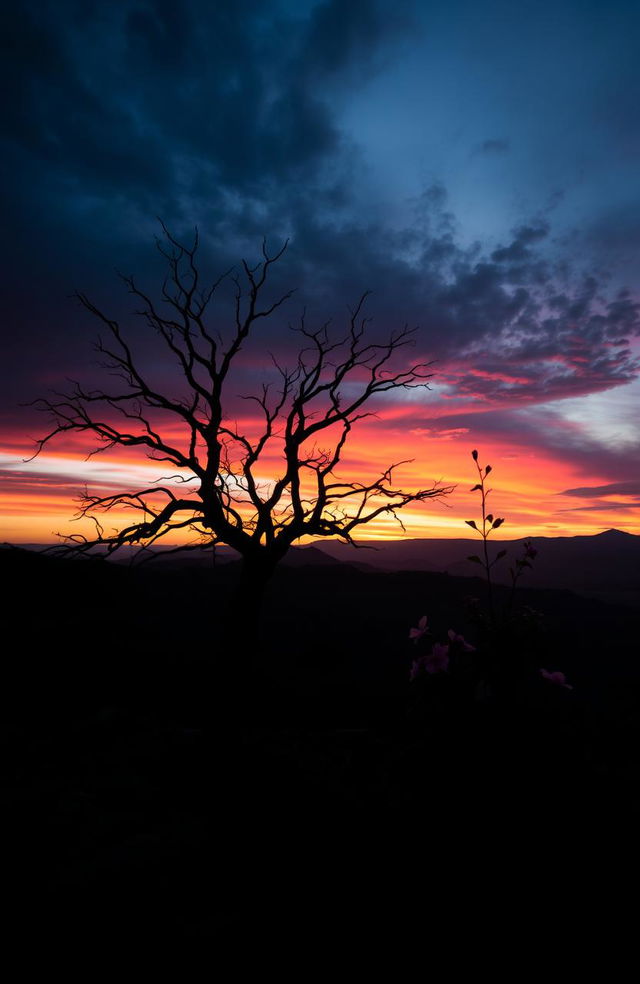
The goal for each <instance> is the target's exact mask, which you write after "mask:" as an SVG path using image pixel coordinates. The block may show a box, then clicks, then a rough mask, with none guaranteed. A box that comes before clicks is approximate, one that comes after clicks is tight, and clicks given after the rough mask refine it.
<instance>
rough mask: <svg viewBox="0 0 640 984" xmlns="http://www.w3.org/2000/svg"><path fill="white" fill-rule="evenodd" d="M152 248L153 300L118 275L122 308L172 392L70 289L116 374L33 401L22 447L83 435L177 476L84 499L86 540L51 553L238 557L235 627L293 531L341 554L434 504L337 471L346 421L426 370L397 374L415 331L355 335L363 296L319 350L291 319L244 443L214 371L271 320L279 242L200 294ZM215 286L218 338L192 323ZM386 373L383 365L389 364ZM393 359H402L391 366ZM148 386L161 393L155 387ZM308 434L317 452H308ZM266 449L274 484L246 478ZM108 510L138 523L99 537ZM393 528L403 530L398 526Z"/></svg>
mask: <svg viewBox="0 0 640 984" xmlns="http://www.w3.org/2000/svg"><path fill="white" fill-rule="evenodd" d="M163 231H164V235H165V239H164V240H162V241H158V243H157V245H158V248H159V250H160V252H161V253H162V254H163V256H164V257H165V259H166V262H167V265H168V272H167V275H166V277H165V280H164V283H163V286H162V291H161V296H162V302H161V304H158V303H157V302H155V301H154V300H152V299H151V298H150V297H149V296H148V295H147V294H146V293H145V292H144V291H143V290H141V289H140V287H138V285H137V283H136V282H135V280H134V278H133V277H132V276H122V280H123V281H124V283H125V285H126V286H127V288H128V290H129V292H130V293H131V294H133V295H134V296H135V297H136V298H137V300H138V302H139V303H140V305H141V306H140V308H139V310H138V311H137V312H136V314H138V315H139V316H141V317H142V319H143V320H144V322H146V325H147V326H148V327H149V328H151V329H153V330H154V331H155V332H156V333H157V334H158V335H159V336H160V337H161V339H162V342H163V343H164V346H166V349H168V350H169V352H170V353H171V356H172V357H173V359H174V360H175V362H176V364H177V369H178V375H179V381H180V386H182V388H183V389H185V388H186V391H187V393H188V395H187V397H186V398H185V397H184V396H180V397H179V396H176V395H175V393H173V392H167V389H168V388H169V387H166V386H163V387H158V386H155V385H154V384H153V383H152V382H151V379H150V376H149V374H148V372H147V370H146V369H144V368H142V367H141V366H140V364H139V359H138V357H137V356H134V352H133V348H132V346H131V344H130V342H129V341H127V339H126V338H125V335H124V333H123V331H122V330H121V328H120V324H119V323H118V321H116V320H113V319H112V318H110V317H108V316H107V315H105V314H104V313H103V312H102V311H101V310H100V309H99V308H98V307H96V306H95V304H93V303H92V301H90V300H89V299H88V297H87V296H86V295H85V294H82V293H78V294H76V296H77V298H78V299H79V301H80V302H81V304H82V305H83V306H84V307H85V308H86V309H87V310H88V311H90V312H91V314H92V315H94V316H95V317H96V318H97V319H98V320H99V321H100V322H102V324H103V326H104V327H105V328H106V333H105V337H104V338H100V339H99V340H98V343H97V350H98V352H99V353H100V355H101V365H102V366H103V368H105V369H106V370H108V372H109V373H110V374H111V375H112V376H113V377H115V379H116V380H117V385H116V388H115V389H113V390H102V389H100V390H93V389H88V388H86V387H85V386H83V385H82V384H81V383H78V382H72V388H71V390H70V391H69V392H67V393H55V394H54V395H53V398H52V399H40V400H37V401H35V405H36V406H37V407H38V408H39V409H40V410H42V411H44V412H45V413H47V414H50V415H51V416H52V418H53V421H52V426H51V429H50V430H49V432H48V433H47V434H46V436H45V437H43V438H42V439H41V440H40V441H38V442H37V449H36V452H35V454H36V455H37V454H39V453H40V452H41V451H42V449H43V448H44V447H45V446H46V445H47V444H48V442H49V441H51V440H52V439H53V438H55V437H57V436H58V435H64V434H69V433H75V434H78V433H85V432H86V433H88V434H89V435H90V436H91V437H92V439H94V441H95V442H96V447H95V448H94V449H93V450H92V451H91V454H95V453H97V452H104V451H108V450H110V449H113V448H131V447H139V448H140V449H141V450H144V451H145V452H146V454H147V457H149V458H151V459H153V460H156V461H162V462H167V463H169V464H170V465H171V466H172V468H175V469H177V470H178V476H177V477H176V476H173V477H172V480H170V481H169V480H166V484H157V485H155V484H153V485H152V486H151V487H150V488H142V489H129V490H126V491H122V492H117V493H115V494H112V495H106V496H98V495H93V494H90V493H89V492H88V491H85V494H84V496H83V497H82V498H81V502H80V508H79V513H78V517H79V518H87V519H91V520H92V521H93V523H94V525H95V536H94V537H93V538H88V537H86V536H84V535H80V534H75V535H71V536H67V537H64V538H63V540H64V549H65V550H69V551H72V552H76V553H86V552H88V551H92V550H94V549H95V548H101V549H102V552H103V553H106V554H107V555H110V554H113V553H114V552H115V551H117V550H119V549H121V548H122V547H124V546H126V545H131V544H138V545H139V546H140V547H142V548H143V550H146V549H147V548H149V547H152V546H153V545H154V544H156V543H158V541H160V540H162V539H163V538H164V537H166V536H169V535H172V534H176V533H179V534H180V535H181V536H183V537H184V535H185V534H188V535H189V536H190V537H191V539H190V540H189V539H187V540H186V541H185V542H184V543H181V544H179V545H178V546H177V547H174V548H173V549H181V550H183V549H201V548H202V547H206V546H212V545H214V546H215V545H216V544H227V545H228V546H230V547H232V548H233V549H234V550H236V551H237V552H238V553H239V554H240V556H241V558H242V574H241V579H240V586H239V592H238V595H239V598H240V600H241V604H242V605H243V608H244V610H245V611H246V615H247V617H248V618H249V619H251V618H252V617H256V616H257V612H258V610H259V607H260V600H261V597H262V594H263V591H264V588H265V585H266V584H267V582H268V580H269V578H270V576H271V574H272V573H273V571H274V569H275V567H276V566H277V564H278V562H279V561H281V560H282V558H283V557H284V556H285V554H286V553H287V551H288V549H289V547H290V546H291V545H292V544H293V543H294V542H295V541H297V540H299V539H300V538H302V537H340V538H342V539H343V540H346V541H348V542H350V543H353V544H355V541H354V539H353V534H354V532H355V531H356V530H358V529H359V528H360V527H362V526H365V525H366V524H367V523H371V521H372V520H375V519H376V518H377V517H380V516H383V515H391V516H393V517H395V519H396V520H397V521H398V522H399V523H400V525H401V526H402V521H401V518H400V516H399V515H398V514H399V512H400V510H402V509H403V508H404V507H406V506H408V505H410V504H411V503H416V502H424V501H425V500H427V499H435V498H439V497H442V496H445V495H446V494H447V493H449V492H450V491H452V488H451V487H448V486H442V485H438V484H434V485H432V486H431V487H430V488H428V489H419V490H417V491H414V492H406V491H404V490H402V489H400V488H397V487H396V486H395V484H394V481H393V472H394V469H395V468H397V467H398V465H400V464H405V463H406V462H396V463H395V464H392V465H390V466H389V467H388V468H386V469H385V470H384V471H383V472H382V473H381V474H380V475H378V476H377V477H376V478H375V479H373V480H370V481H365V482H358V481H345V480H342V479H341V478H340V477H339V476H338V475H337V466H338V464H339V462H340V459H341V455H342V453H343V450H344V448H345V445H346V442H347V440H348V438H349V435H350V433H351V430H352V428H353V427H354V425H355V424H356V423H357V422H358V421H360V420H363V419H364V418H365V417H368V416H371V411H370V410H365V409H364V408H365V407H366V406H367V405H368V404H370V401H371V400H372V398H374V397H375V396H377V395H378V394H381V393H388V392H389V391H391V390H399V389H411V388H414V387H420V386H422V387H426V386H427V380H428V379H429V378H430V376H431V375H432V373H431V372H430V363H417V364H409V365H407V362H406V358H405V359H404V360H403V358H402V357H403V356H404V354H405V349H406V348H407V347H408V346H410V345H411V344H413V343H414V337H413V336H414V332H415V329H410V328H408V327H407V326H405V327H403V328H401V329H399V330H397V331H394V332H393V333H392V334H391V335H390V337H389V338H388V339H387V340H386V341H385V342H384V343H382V344H380V343H373V342H370V341H368V340H367V337H366V335H367V332H366V329H367V325H368V320H369V319H367V318H365V317H364V316H363V306H364V302H365V299H366V296H367V295H366V294H364V295H363V296H362V297H361V298H360V300H359V302H358V303H357V304H356V306H355V308H354V310H353V311H351V312H350V317H349V321H348V327H347V328H346V330H345V332H344V334H343V335H342V337H340V338H337V339H335V340H332V339H331V337H330V334H329V330H328V325H327V324H324V325H322V326H321V327H319V328H310V327H308V325H307V322H306V319H305V317H304V315H303V316H302V318H301V319H300V322H299V324H298V325H297V326H296V327H295V328H294V331H297V333H298V335H299V337H300V340H301V346H302V347H301V349H300V351H299V353H298V355H297V357H296V364H295V365H294V366H293V367H292V368H285V367H284V366H282V365H281V364H280V363H279V362H278V361H277V360H276V359H275V358H272V363H273V372H274V374H275V378H276V380H277V383H276V385H275V387H273V389H272V386H271V385H270V384H266V383H265V384H264V385H263V386H262V389H261V392H260V393H259V395H253V396H249V397H245V399H249V400H252V401H253V402H254V403H255V404H256V405H257V407H258V409H259V416H260V417H261V419H262V424H261V425H260V428H259V432H258V433H257V434H256V435H249V436H247V434H246V433H243V431H242V430H241V429H240V428H239V427H238V425H237V424H236V423H233V422H232V421H231V420H230V419H229V417H228V413H227V412H225V405H226V406H228V402H227V400H228V397H229V396H230V395H233V394H230V393H229V392H228V386H229V381H230V380H229V375H230V371H231V369H232V367H233V366H234V365H236V364H237V362H238V359H239V357H240V353H241V349H242V347H243V344H244V343H245V341H246V339H247V338H248V337H249V334H250V333H251V332H252V331H253V330H254V329H257V328H258V326H259V323H260V321H262V320H263V319H265V318H268V317H269V316H270V315H272V314H273V313H274V312H275V311H276V310H277V309H278V308H280V306H281V305H282V304H284V302H285V301H287V300H288V299H289V298H290V297H291V295H292V293H293V292H292V291H288V292H286V293H283V294H280V295H279V296H277V297H276V298H275V299H273V300H271V301H266V302H265V301H264V300H263V297H264V293H265V290H264V288H265V284H266V283H267V279H268V277H269V273H270V269H271V267H272V266H273V264H274V263H276V262H277V261H278V260H279V259H280V258H281V256H282V255H283V253H284V251H285V249H286V246H287V243H286V242H285V244H284V246H283V247H282V248H281V249H280V250H279V252H277V253H275V254H274V255H269V253H268V251H267V247H266V242H265V243H263V246H262V259H261V260H260V262H259V263H258V264H257V265H255V266H249V265H248V264H247V263H246V262H244V261H243V263H242V268H241V270H240V272H239V273H234V272H233V271H228V272H227V273H225V274H223V275H222V276H221V277H219V278H218V279H217V280H216V281H215V282H214V283H212V284H210V285H208V286H206V287H204V288H203V287H202V286H201V278H200V274H199V269H198V265H197V263H196V254H197V250H198V234H197V231H196V235H195V238H194V241H193V244H192V245H191V246H187V245H184V244H183V243H181V242H179V241H178V240H177V239H175V238H174V237H173V236H172V235H171V234H170V233H169V232H168V231H167V230H166V228H164V226H163ZM225 280H230V281H231V282H232V284H233V285H234V290H233V297H234V301H233V308H234V315H233V319H232V320H233V323H232V325H231V330H230V332H229V337H228V338H227V340H226V341H225V340H224V339H223V338H222V337H221V335H220V334H219V332H218V331H217V330H216V329H215V328H214V327H213V326H212V324H211V323H210V321H209V319H208V317H207V315H208V308H209V305H210V302H211V301H212V300H213V298H214V295H215V294H216V291H217V290H218V289H219V288H220V286H221V284H222V283H223V281H225ZM392 362H393V363H398V364H396V365H392ZM403 362H404V364H402V363H403ZM161 389H162V391H161ZM163 415H165V416H166V415H168V416H169V418H172V420H173V422H175V421H179V422H180V424H181V427H182V429H183V439H182V441H181V442H178V441H176V440H175V439H169V437H168V436H167V435H166V430H165V436H163V435H162V433H161V427H160V425H159V423H158V418H161V417H162V416H163ZM319 439H324V440H325V441H326V442H327V444H328V446H326V447H324V446H323V447H320V446H319V444H318V440H319ZM277 444H279V445H280V455H279V457H280V458H281V461H282V466H281V470H280V474H279V475H278V477H276V478H270V479H268V480H266V481H265V480H264V479H262V478H261V477H260V469H261V467H263V468H264V467H265V466H264V464H263V463H264V460H265V457H266V454H267V451H272V450H273V448H274V447H275V446H276V445H277ZM119 507H124V508H126V509H127V510H128V511H129V512H130V511H131V510H135V511H136V512H138V513H139V514H140V518H139V519H137V520H136V521H134V522H129V523H125V524H121V525H120V527H119V528H117V529H115V530H114V531H113V532H112V533H107V532H106V530H105V523H106V519H105V514H108V513H112V511H113V510H116V509H117V508H119ZM402 528H403V529H404V527H402Z"/></svg>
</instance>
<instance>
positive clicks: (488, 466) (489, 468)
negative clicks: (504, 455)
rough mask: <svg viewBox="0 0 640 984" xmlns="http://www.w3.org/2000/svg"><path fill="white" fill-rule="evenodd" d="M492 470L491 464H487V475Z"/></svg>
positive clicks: (485, 471)
mask: <svg viewBox="0 0 640 984" xmlns="http://www.w3.org/2000/svg"><path fill="white" fill-rule="evenodd" d="M490 471H491V465H487V467H486V468H485V470H484V473H485V475H488V474H489V472H490Z"/></svg>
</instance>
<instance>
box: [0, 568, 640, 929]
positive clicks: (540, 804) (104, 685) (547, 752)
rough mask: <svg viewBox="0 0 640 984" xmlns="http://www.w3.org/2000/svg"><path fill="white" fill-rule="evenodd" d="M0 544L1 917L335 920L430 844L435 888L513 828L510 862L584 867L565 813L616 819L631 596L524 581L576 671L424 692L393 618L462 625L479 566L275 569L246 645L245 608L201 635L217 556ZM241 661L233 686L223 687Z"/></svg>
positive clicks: (604, 832) (629, 763)
mask: <svg viewBox="0 0 640 984" xmlns="http://www.w3.org/2000/svg"><path fill="white" fill-rule="evenodd" d="M0 564H1V565H2V574H3V575H4V578H5V583H6V584H7V588H6V589H5V599H4V600H5V602H6V606H7V607H6V611H7V617H6V623H5V624H6V625H7V630H10V631H11V636H12V638H14V637H15V638H16V640H17V642H16V643H12V644H11V646H8V647H6V648H5V654H4V657H3V678H4V679H3V684H4V685H3V687H2V694H3V698H2V700H3V707H2V716H3V748H4V752H5V759H6V772H7V775H8V777H9V779H8V783H7V784H6V791H5V797H6V799H5V804H4V807H5V814H6V816H7V817H8V819H9V833H8V834H7V835H6V836H7V843H8V844H9V845H10V848H11V852H10V853H11V855H12V860H13V868H14V885H15V891H14V895H13V898H14V901H15V904H14V913H15V919H16V921H17V923H18V924H20V923H22V924H24V923H25V922H26V923H27V924H28V925H33V924H34V921H36V920H37V924H38V925H39V926H44V927H45V928H46V926H47V925H51V926H53V925H54V924H55V925H57V924H58V921H63V922H67V923H68V922H69V920H70V921H71V923H72V924H73V925H74V926H76V927H82V932H84V933H85V934H86V933H90V932H95V933H97V934H98V935H99V936H100V935H101V936H104V935H105V934H106V935H109V934H111V935H113V934H115V935H116V936H118V937H122V936H124V935H126V934H127V933H131V934H134V935H136V936H138V937H139V936H140V934H141V933H142V932H143V931H144V930H145V929H148V931H149V932H152V933H153V934H158V933H161V932H170V933H172V934H174V935H176V936H181V937H185V938H187V939H189V938H191V939H196V938H198V937H206V938H209V937H210V936H211V935H212V934H214V933H215V931H216V929H218V930H220V931H221V932H222V934H223V935H224V934H225V933H231V932H232V931H233V930H234V928H235V929H238V930H239V931H241V930H242V927H243V926H246V925H247V921H251V920H254V921H257V922H259V923H260V924H261V925H262V926H263V927H271V930H272V931H273V932H276V931H279V930H278V927H280V928H282V927H284V926H286V927H288V930H287V931H290V929H291V926H293V925H296V926H299V925H300V924H301V923H304V922H305V921H306V920H307V918H309V919H311V918H313V917H311V916H310V906H311V905H312V902H311V899H312V898H313V899H315V901H316V903H317V902H318V899H319V898H320V897H321V896H322V893H323V892H324V893H329V894H330V897H331V898H332V899H333V902H332V903H331V906H332V908H331V912H332V914H333V915H332V917H331V918H333V919H335V920H338V919H339V916H338V913H339V912H340V911H341V910H342V908H343V907H346V909H345V912H346V911H347V910H348V899H349V898H352V899H353V898H354V897H355V896H357V897H358V899H359V900H360V902H359V903H358V904H359V905H360V903H361V902H362V899H363V898H364V897H365V896H367V895H368V894H369V893H370V892H373V896H372V897H378V896H379V894H380V891H381V886H382V885H383V884H384V885H389V886H390V885H392V884H394V882H397V880H398V879H402V878H405V877H406V878H408V879H409V880H411V879H412V878H413V877H415V876H417V875H416V873H417V872H418V871H421V870H422V866H423V865H425V862H426V861H427V859H428V867H429V879H430V883H431V884H432V885H433V882H434V879H436V880H437V879H438V872H440V882H439V884H440V885H441V886H442V885H444V884H445V883H446V884H448V885H449V886H450V882H451V878H452V877H453V876H452V870H453V869H456V868H457V866H461V867H463V868H464V867H465V866H466V871H467V875H468V873H469V870H470V869H469V865H472V866H473V865H478V864H484V863H485V862H486V861H487V858H493V859H494V861H495V859H496V858H497V857H498V856H499V855H500V854H501V853H502V854H504V853H508V852H509V850H514V851H515V852H516V856H517V857H518V858H519V859H520V860H519V861H518V862H517V863H518V864H523V863H524V861H523V856H522V849H523V845H526V851H525V852H524V853H525V855H526V856H527V857H528V859H529V863H532V859H533V858H534V857H537V856H538V855H539V854H540V855H541V856H542V857H543V858H544V857H545V854H546V852H547V850H551V851H552V852H555V851H558V852H560V854H561V856H562V859H563V860H562V863H563V864H564V865H566V864H568V863H569V858H570V856H571V855H572V853H575V854H576V859H574V860H576V861H577V863H579V864H582V867H583V874H584V871H585V870H592V869H593V867H594V865H595V864H596V858H595V855H594V851H593V843H592V847H591V851H590V853H589V855H588V856H586V855H584V854H582V855H581V854H580V850H579V849H578V846H577V845H578V843H581V842H582V839H583V838H584V837H585V836H586V837H589V836H592V837H595V836H597V838H598V839H599V841H600V843H603V842H604V841H606V842H607V843H609V844H611V843H612V838H613V837H614V836H615V839H616V842H617V843H618V844H620V843H622V842H623V841H625V842H626V838H627V837H629V838H630V837H632V836H633V837H634V836H635V834H634V829H635V824H637V821H638V819H639V814H640V794H639V789H638V783H639V782H640V762H639V760H638V747H639V745H638V737H639V731H640V700H639V695H640V666H639V664H638V647H637V634H638V618H637V614H636V613H635V612H634V611H633V610H632V609H629V608H623V607H615V606H612V605H606V604H603V603H599V602H596V601H593V600H587V599H585V598H581V597H579V596H577V595H572V594H570V593H569V592H557V591H534V590H529V591H528V590H527V589H523V590H522V591H521V593H520V598H521V601H522V602H523V603H527V604H530V605H531V606H533V607H534V608H535V609H537V610H539V611H541V612H542V613H544V615H543V621H542V625H543V628H542V633H541V636H540V640H539V646H540V647H541V651H542V652H543V653H544V658H543V659H542V660H541V662H542V664H543V665H545V666H546V667H547V668H548V669H550V670H555V669H561V670H563V671H564V672H565V673H566V675H567V677H568V679H569V680H570V682H571V683H572V684H573V685H574V690H573V691H571V692H570V691H567V690H564V689H563V688H558V687H553V686H552V685H549V684H546V683H544V682H543V681H540V684H539V686H538V687H537V688H535V687H534V688H533V689H532V690H530V691H528V692H527V694H526V696H522V697H519V698H514V700H513V701H511V702H507V703H504V704H502V705H498V706H496V705H495V704H492V703H491V701H488V702H485V703H478V702H474V701H471V700H469V699H468V697H466V696H465V695H463V694H461V693H459V692H458V691H456V688H455V687H454V686H453V685H452V684H451V682H450V681H449V680H447V679H443V680H441V681H440V682H438V683H437V685H436V687H435V689H434V688H432V689H431V690H430V691H429V692H428V693H427V694H426V695H423V696H422V697H421V698H419V697H418V696H417V694H418V691H417V690H416V687H415V686H412V685H410V684H409V682H408V670H409V666H410V664H411V659H412V657H413V656H414V649H413V647H412V644H411V643H409V641H408V638H407V637H408V630H409V628H410V627H411V626H412V625H416V624H417V621H418V619H419V617H420V616H421V615H422V614H425V613H426V614H428V615H429V617H430V620H431V622H432V625H433V627H434V631H435V633H436V635H437V636H439V637H442V638H444V636H446V632H447V629H449V628H454V629H456V630H457V631H461V632H464V634H465V635H466V636H467V637H468V638H473V626H472V625H470V624H468V623H466V622H465V598H467V597H468V596H469V595H476V596H479V597H482V592H483V585H482V582H481V581H480V580H479V579H474V578H471V579H469V578H464V579H463V578H455V577H449V576H447V575H442V574H429V573H424V572H410V571H403V572H399V573H394V574H386V573H375V572H363V571H360V570H356V569H354V568H352V567H350V566H349V565H345V564H323V565H322V566H320V565H319V566H309V567H295V568H293V567H292V568H282V569H281V570H280V571H279V572H278V573H277V575H276V577H275V579H274V581H273V583H272V585H271V586H270V589H269V594H268V598H267V601H266V605H265V619H264V633H263V636H262V638H261V642H260V643H259V644H258V645H256V646H251V647H250V651H247V644H246V634H245V627H244V626H243V625H238V627H237V637H236V638H233V637H232V638H231V639H228V640H226V641H225V642H224V643H223V641H222V639H221V624H222V620H223V617H224V612H225V610H226V606H227V604H228V600H229V597H230V591H231V588H232V584H233V579H234V575H235V574H236V573H237V572H236V571H235V570H234V565H227V566H225V567H224V568H222V569H219V570H209V571H207V570H202V569H198V568H188V567H186V568H183V569H179V570H171V569H166V570H163V569H157V570H154V569H153V567H147V568H146V569H141V570H131V569H128V568H122V567H118V566H114V565H106V564H102V563H92V562H83V561H75V562H71V561H62V560H55V559H52V558H47V557H41V556H36V555H35V554H31V553H27V552H24V551H16V550H2V551H0ZM7 630H6V631H7ZM14 633H15V635H14ZM238 663H244V665H245V667H246V668H247V671H248V673H249V677H248V679H247V680H246V681H245V684H244V685H243V688H242V690H241V692H240V694H239V699H238V700H237V701H236V702H235V703H232V702H231V701H227V699H226V697H224V695H223V699H222V700H221V693H220V682H221V680H224V679H225V678H226V673H225V670H226V668H227V667H228V666H229V665H232V664H233V665H236V664H238ZM551 845H553V847H551ZM444 859H446V863H445V862H444ZM547 860H548V858H547ZM483 877H485V878H486V877H489V875H487V872H486V871H485V874H484V875H483ZM375 886H377V889H376V888H375ZM443 890H444V889H443ZM389 891H392V889H391V888H389ZM331 893H332V894H331ZM350 893H351V894H350ZM376 893H377V894H376ZM345 918H346V915H345Z"/></svg>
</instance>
